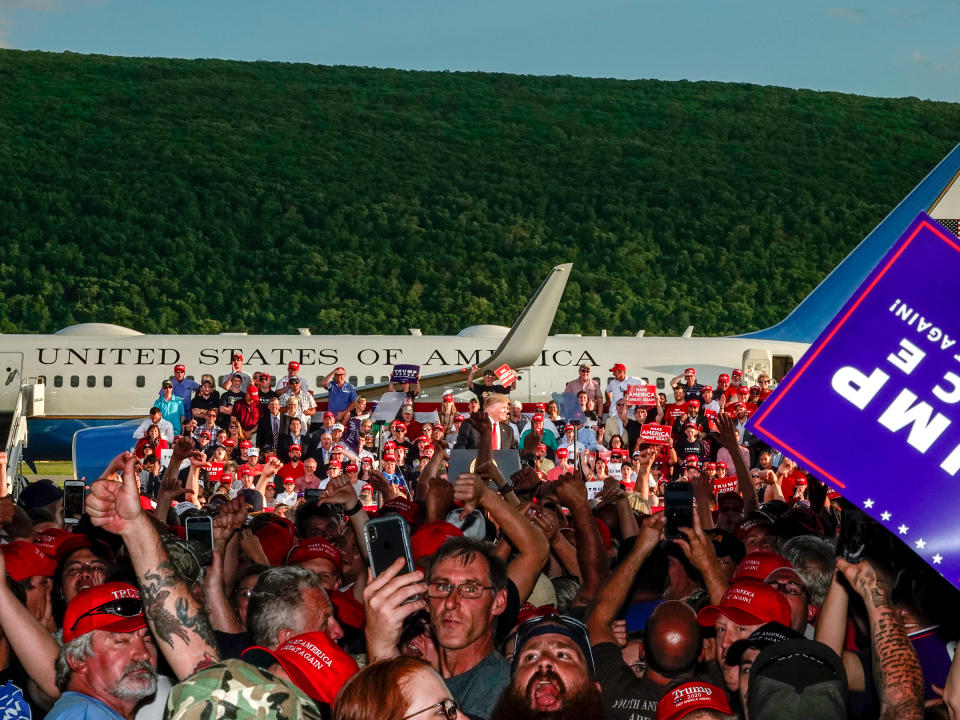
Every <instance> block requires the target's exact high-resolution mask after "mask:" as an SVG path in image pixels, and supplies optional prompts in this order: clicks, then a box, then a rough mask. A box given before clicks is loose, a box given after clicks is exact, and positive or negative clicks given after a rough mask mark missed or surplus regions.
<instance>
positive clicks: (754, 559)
mask: <svg viewBox="0 0 960 720" xmlns="http://www.w3.org/2000/svg"><path fill="white" fill-rule="evenodd" d="M780 568H790V569H791V570H793V572H794V574H796V572H797V571H796V570H794V568H793V565H791V564H790V561H789V560H787V559H786V558H785V557H783V556H782V555H778V554H777V553H774V552H769V551H767V550H757V551H756V552H752V553H750V554H749V555H747V556H746V557H745V558H743V560H741V561H740V566H739V567H738V568H737V574H736V575H734V578H735V579H738V578H753V579H754V580H759V581H760V582H763V581H765V580H766V579H767V578H768V577H770V573H772V572H773V571H774V570H779V569H780ZM797 577H798V578H799V577H800V576H799V575H797ZM800 582H801V583H802V582H803V581H802V580H801V581H800Z"/></svg>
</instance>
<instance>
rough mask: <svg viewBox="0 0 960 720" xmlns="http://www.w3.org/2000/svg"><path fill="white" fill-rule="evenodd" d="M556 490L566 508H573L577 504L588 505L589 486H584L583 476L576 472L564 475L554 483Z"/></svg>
mask: <svg viewBox="0 0 960 720" xmlns="http://www.w3.org/2000/svg"><path fill="white" fill-rule="evenodd" d="M553 487H554V490H556V492H557V498H558V499H559V500H560V504H561V505H563V506H564V507H566V508H573V507H574V506H576V505H577V503H586V502H588V501H587V486H586V485H584V484H583V476H582V475H581V474H580V472H579V471H577V470H575V471H574V472H571V473H564V474H563V475H561V476H560V477H559V478H557V480H556V481H555V482H554V483H553Z"/></svg>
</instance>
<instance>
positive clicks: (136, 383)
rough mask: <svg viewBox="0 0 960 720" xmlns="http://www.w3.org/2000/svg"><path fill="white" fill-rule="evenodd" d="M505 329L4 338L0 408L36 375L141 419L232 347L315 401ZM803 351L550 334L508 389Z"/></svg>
mask: <svg viewBox="0 0 960 720" xmlns="http://www.w3.org/2000/svg"><path fill="white" fill-rule="evenodd" d="M505 334H506V329H505V328H504V329H503V331H502V332H497V331H496V330H494V331H493V332H484V333H476V332H475V333H472V334H467V335H463V334H461V335H454V336H450V335H447V336H429V335H423V336H418V335H364V336H336V335H129V336H112V335H100V334H89V335H85V334H69V335H59V334H54V335H0V370H4V369H5V370H6V373H5V377H9V378H10V381H9V382H7V384H5V385H0V411H9V410H11V409H12V408H13V403H14V401H15V399H16V390H17V389H18V388H19V384H20V383H19V379H20V377H27V378H29V377H38V378H42V382H43V384H44V386H45V390H44V395H45V415H46V416H47V417H48V418H49V417H54V418H56V417H59V418H98V417H102V418H131V417H144V416H145V414H146V411H147V410H148V409H149V408H150V407H151V406H152V405H153V403H154V400H155V399H156V397H157V395H158V392H159V388H160V383H161V382H162V381H163V380H164V379H166V378H169V377H171V376H172V373H173V366H174V365H176V364H178V363H183V364H184V365H186V367H187V374H188V376H190V377H193V378H194V379H196V380H199V379H200V377H201V376H202V375H204V374H209V375H212V376H214V377H215V378H219V377H220V376H221V375H223V374H225V373H227V372H228V371H229V369H230V363H229V358H230V357H231V355H232V354H233V353H234V352H238V351H239V352H241V353H242V354H243V357H244V371H246V372H249V373H252V372H253V371H255V370H265V371H267V372H269V373H270V374H271V375H273V376H274V377H275V378H276V377H278V376H283V375H285V374H286V372H287V370H286V368H287V363H288V362H289V361H291V360H296V361H297V362H299V363H300V366H301V367H300V374H301V375H302V376H303V377H304V378H306V379H307V381H308V382H309V383H310V388H311V390H312V391H313V392H314V393H316V394H317V395H318V399H319V400H320V401H321V402H322V401H323V395H324V394H325V393H323V392H322V390H320V382H319V380H320V378H322V377H324V376H325V375H326V374H327V373H329V372H330V370H332V369H333V368H334V367H337V366H339V365H342V366H344V367H345V368H346V369H347V374H348V377H349V379H350V381H351V382H353V383H354V384H355V385H357V386H358V387H362V386H364V385H370V384H374V383H379V382H383V381H385V380H386V379H387V378H388V377H389V375H390V368H391V366H392V365H394V364H398V363H408V364H414V365H419V366H420V367H421V374H422V375H434V374H437V373H442V372H454V373H456V372H457V371H459V370H463V369H465V368H468V367H469V366H470V365H472V364H479V363H482V362H483V361H484V360H486V359H487V358H489V357H490V356H491V355H492V354H493V352H494V351H495V349H496V348H497V346H498V345H499V343H500V341H501V340H502V339H503V336H504V335H505ZM807 347H808V345H807V344H805V343H793V342H783V341H772V340H760V339H755V338H754V339H750V338H738V337H721V338H706V337H704V338H697V337H601V336H590V337H583V336H573V335H551V336H549V337H548V338H547V340H546V343H545V344H544V347H543V350H542V351H541V353H540V357H539V358H538V360H537V361H536V362H535V363H533V364H532V365H530V366H529V367H528V368H524V369H522V370H521V371H520V372H519V376H520V377H519V380H518V383H517V388H516V390H515V391H514V392H513V393H512V394H511V395H512V397H513V398H514V399H518V400H521V401H523V402H526V403H530V402H538V401H541V400H544V399H545V398H548V397H549V395H550V393H554V392H561V391H562V390H563V387H564V385H565V384H566V382H567V381H569V380H573V379H575V378H576V377H577V367H578V366H579V365H580V364H582V363H587V364H589V365H590V366H591V367H592V368H593V370H594V372H593V377H595V378H596V379H597V380H599V381H600V383H601V385H602V386H603V387H606V383H607V381H608V379H609V378H610V377H611V374H610V372H609V371H608V369H609V368H610V367H612V366H613V364H614V363H623V364H625V365H626V366H627V373H628V375H631V376H636V377H640V378H646V379H647V380H648V382H649V383H650V384H655V385H657V387H658V388H660V389H665V390H669V387H668V385H669V381H670V379H671V378H672V377H673V376H674V375H677V374H680V373H682V371H683V369H684V368H686V367H691V366H692V367H695V368H696V369H697V373H698V379H699V380H700V381H701V382H704V383H715V382H716V378H717V375H719V374H720V373H722V372H730V370H731V369H733V368H740V369H742V370H744V371H745V373H746V377H747V379H748V380H749V379H750V378H751V377H752V376H753V375H755V374H758V373H759V372H760V371H761V370H762V371H765V372H768V373H772V374H774V375H775V376H777V377H779V376H780V375H782V373H783V372H785V370H786V369H789V367H790V366H791V365H792V364H793V363H795V362H796V361H797V360H798V359H799V358H800V356H801V355H802V354H803V352H804V351H805V350H806V348H807ZM786 358H789V360H785V359H786ZM778 371H779V372H778ZM466 375H467V373H466V372H465V371H464V372H461V373H460V374H459V375H454V376H453V377H452V378H451V379H450V382H449V383H447V384H446V386H448V387H450V388H452V389H453V390H454V392H455V393H462V394H460V395H459V397H458V399H461V400H466V399H467V398H468V397H469V392H464V391H465V386H464V382H465V380H466ZM458 378H459V380H460V383H459V387H458V386H457V379H458ZM477 379H478V381H479V380H480V378H477ZM443 389H444V388H443V387H437V388H431V389H428V390H425V391H424V393H423V396H422V399H423V400H424V401H426V402H431V401H433V402H437V401H438V400H439V398H440V395H441V394H442V390H443Z"/></svg>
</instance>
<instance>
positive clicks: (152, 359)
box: [0, 144, 960, 460]
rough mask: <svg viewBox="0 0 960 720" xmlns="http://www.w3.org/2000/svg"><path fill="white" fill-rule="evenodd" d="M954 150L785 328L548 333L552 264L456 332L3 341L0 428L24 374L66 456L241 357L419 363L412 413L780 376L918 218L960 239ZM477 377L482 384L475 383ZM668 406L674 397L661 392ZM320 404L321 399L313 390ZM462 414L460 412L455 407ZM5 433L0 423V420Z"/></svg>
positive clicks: (382, 381) (253, 364)
mask: <svg viewBox="0 0 960 720" xmlns="http://www.w3.org/2000/svg"><path fill="white" fill-rule="evenodd" d="M958 176H960V144H958V145H957V146H956V147H955V148H954V149H953V150H951V151H950V153H948V154H947V155H946V157H944V158H943V160H941V161H940V163H939V164H938V165H937V166H936V167H935V168H934V169H933V170H932V171H931V172H930V173H929V174H928V175H927V177H926V178H924V179H923V180H922V181H921V182H920V184H919V185H917V187H916V188H914V189H913V190H912V191H911V192H910V193H909V194H908V195H907V196H906V197H905V198H904V199H903V200H902V201H901V202H900V204H899V205H897V207H896V208H895V209H894V210H893V211H891V213H890V214H889V215H887V217H886V218H884V220H883V221H882V222H881V223H880V224H879V225H877V227H876V228H874V230H872V231H871V232H870V234H868V235H867V237H866V238H864V240H863V241H862V242H861V243H860V244H859V245H858V246H857V247H856V248H855V249H854V250H853V251H852V252H851V253H850V254H849V255H848V256H847V257H846V258H845V259H844V260H843V261H842V262H841V263H840V264H839V265H838V266H837V267H836V268H835V269H834V270H833V271H832V272H831V273H830V274H829V275H828V276H827V277H826V278H825V279H824V280H823V281H822V282H821V283H820V284H819V285H818V286H817V287H816V288H815V289H814V290H813V291H812V292H811V293H810V294H809V295H808V296H807V297H806V298H805V299H804V300H803V301H802V302H801V303H800V304H799V305H798V306H797V307H796V308H795V309H794V310H793V311H792V312H791V313H790V314H789V315H788V316H787V317H786V318H785V319H784V320H783V321H781V322H780V323H778V324H776V325H774V326H772V327H770V328H766V329H764V330H758V331H755V332H748V333H745V334H742V335H735V336H728V337H693V328H692V327H689V328H687V330H686V331H685V332H684V333H683V334H682V335H681V336H680V337H648V336H645V334H644V331H643V330H641V331H640V332H638V333H637V334H636V335H635V336H628V337H610V336H607V335H606V332H605V331H604V332H603V333H602V334H601V335H600V336H589V337H586V336H583V335H580V334H555V335H549V331H550V327H551V325H552V323H553V318H554V315H555V313H556V309H557V306H558V305H559V302H560V298H561V296H562V294H563V290H564V288H565V286H566V282H567V279H568V278H569V275H570V272H571V269H572V265H571V264H569V263H567V264H562V265H557V266H556V267H554V268H552V270H551V271H550V273H549V274H548V275H547V278H546V279H545V280H544V281H543V283H542V284H541V285H540V287H539V289H538V290H537V291H536V293H535V294H534V295H533V296H532V297H531V299H530V300H529V302H528V303H527V305H526V307H525V308H524V309H523V311H522V312H521V313H520V315H519V317H518V318H517V320H516V321H515V322H514V324H513V327H511V328H506V327H503V326H499V325H478V326H472V327H468V328H465V329H463V330H461V331H460V332H459V333H458V334H457V335H447V336H426V335H421V334H420V332H419V331H418V330H415V329H412V330H411V331H410V335H363V336H342V335H311V334H310V333H309V330H307V329H301V331H300V334H299V335H248V334H246V333H221V334H219V335H145V334H142V333H139V332H137V331H135V330H132V329H129V328H124V327H120V326H117V325H110V324H104V323H84V324H80V325H74V326H71V327H68V328H64V329H62V330H60V331H58V332H56V333H53V334H50V335H27V334H16V335H0V370H2V373H3V374H2V375H0V423H2V421H3V413H5V414H6V416H7V418H6V420H7V423H9V417H10V414H11V411H12V410H13V408H14V404H15V402H16V400H17V397H18V395H19V392H20V386H21V381H22V380H24V379H27V380H30V381H32V382H35V383H36V384H37V386H42V390H43V406H44V407H43V413H42V416H39V415H38V416H35V417H31V418H30V419H29V421H28V427H29V444H28V449H27V451H26V452H25V457H26V458H28V459H31V460H32V459H48V458H50V459H60V458H67V457H69V456H70V443H71V439H72V437H73V434H74V433H75V432H76V431H77V430H79V429H81V428H86V427H96V426H99V425H114V424H118V423H121V422H124V421H128V420H130V419H134V418H144V417H145V416H146V413H147V411H148V409H149V408H150V407H151V406H152V405H153V401H154V399H155V398H156V397H157V394H158V392H159V388H160V383H161V382H162V381H163V380H164V379H166V378H168V377H170V376H171V374H172V371H173V366H174V365H175V364H177V363H183V364H185V365H186V367H187V374H188V376H189V377H193V378H194V379H197V380H198V381H199V379H200V378H201V377H202V375H204V374H209V375H211V376H213V377H214V378H217V377H219V376H220V375H222V374H225V373H226V372H227V370H228V369H229V360H230V357H231V356H232V355H233V353H235V352H241V353H242V354H243V357H244V367H245V369H246V370H248V371H250V372H252V371H254V370H265V371H267V372H270V374H271V375H273V376H274V377H276V376H282V375H285V374H286V366H287V362H288V361H290V360H296V361H298V362H300V364H301V369H300V374H301V375H302V376H303V377H305V378H306V379H307V381H308V382H309V383H310V387H311V389H314V390H316V389H317V388H319V387H320V379H321V378H322V377H324V376H325V375H326V374H327V373H328V372H329V371H330V370H331V369H333V368H334V367H337V366H341V365H342V366H343V367H345V368H346V369H347V372H348V376H349V377H348V380H349V382H351V383H353V384H354V385H355V386H357V388H358V391H359V392H360V393H361V394H364V395H366V396H368V397H378V396H379V394H380V393H382V392H383V391H385V390H386V389H387V383H388V380H389V374H390V369H391V367H392V366H393V365H394V364H398V363H408V364H414V365H419V366H420V368H421V380H420V383H421V390H422V392H421V395H420V396H419V397H418V398H417V409H418V410H421V409H431V408H436V406H437V405H436V403H438V402H439V400H440V398H441V396H442V395H443V394H444V392H445V391H447V390H451V391H453V392H454V394H455V396H456V397H457V400H458V402H459V403H464V402H465V401H466V400H467V399H469V397H471V396H472V393H470V392H469V391H468V390H466V388H465V387H464V385H465V380H466V376H467V375H466V369H467V368H468V367H470V366H471V365H474V364H475V365H478V366H479V368H480V372H481V373H482V371H483V370H484V369H487V368H490V369H493V368H496V367H498V366H499V365H501V364H508V365H509V366H510V367H511V368H513V369H515V370H517V371H518V381H517V386H516V389H515V390H513V392H512V393H511V399H514V400H520V401H522V402H523V403H525V406H526V407H527V409H529V407H530V404H531V403H535V402H540V401H547V400H549V399H550V395H551V393H553V392H558V391H561V390H562V389H563V387H564V385H565V384H566V382H567V381H569V380H572V379H575V378H576V376H577V372H576V370H577V367H578V366H579V365H581V364H588V365H590V366H591V368H593V369H594V370H595V374H594V377H595V378H596V379H598V380H599V381H600V384H601V387H602V388H605V387H606V383H607V381H608V379H609V378H610V375H609V372H608V368H611V367H612V366H613V364H615V363H623V364H625V365H626V367H627V372H628V375H630V376H632V377H639V378H641V379H643V380H644V381H645V382H647V383H649V384H653V385H656V387H657V388H658V389H660V390H666V391H668V393H669V383H670V380H671V378H673V377H674V376H676V375H680V374H682V373H683V370H684V368H686V367H694V368H696V370H697V374H698V380H699V381H700V382H704V383H713V382H715V378H716V377H717V376H718V375H719V374H720V373H729V372H730V371H731V370H732V369H733V368H740V369H741V370H742V371H743V372H744V377H745V380H746V381H747V382H751V381H752V380H753V379H754V378H756V377H757V376H758V375H759V374H761V373H767V374H770V375H772V376H773V377H774V378H775V379H782V378H783V376H784V375H786V373H787V372H788V371H789V370H790V368H791V367H793V365H794V364H795V363H796V362H797V361H798V360H799V359H800V357H801V356H802V355H803V353H804V352H805V351H806V349H807V348H808V347H809V345H810V343H811V342H813V340H814V339H815V338H816V337H817V335H818V334H819V333H820V331H821V330H823V328H824V327H826V325H827V323H828V322H829V321H830V319H831V318H832V317H833V315H834V314H835V313H836V312H837V310H839V309H840V307H842V305H843V303H844V302H845V301H846V300H847V298H848V297H849V296H850V295H851V294H852V292H853V291H854V289H855V288H856V287H857V286H858V285H859V284H860V282H861V281H862V280H863V279H864V278H865V277H866V276H867V274H868V273H869V272H870V270H871V269H872V268H873V267H874V266H875V265H876V263H877V262H878V261H879V259H880V257H881V256H882V255H883V253H885V252H886V251H887V249H888V248H889V247H890V246H891V245H892V244H893V243H894V242H895V241H896V239H897V238H898V237H899V236H900V234H901V233H902V232H903V230H905V229H906V227H907V226H908V225H909V224H910V222H911V221H912V220H913V218H914V217H915V216H916V215H917V213H919V212H926V213H927V214H928V215H930V216H931V217H933V218H934V219H936V220H939V221H940V222H941V223H942V224H944V225H945V226H947V227H948V229H950V230H951V231H952V232H954V233H956V232H957V219H958V218H960V183H958V182H957V179H958ZM477 381H478V382H480V381H481V378H480V377H479V375H478V377H477ZM668 397H669V394H668ZM317 399H318V402H319V403H322V402H323V393H321V394H318V395H317ZM460 406H461V407H465V406H464V405H462V404H461V405H460ZM0 429H2V424H0Z"/></svg>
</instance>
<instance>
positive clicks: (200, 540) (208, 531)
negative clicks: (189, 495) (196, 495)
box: [187, 515, 213, 565]
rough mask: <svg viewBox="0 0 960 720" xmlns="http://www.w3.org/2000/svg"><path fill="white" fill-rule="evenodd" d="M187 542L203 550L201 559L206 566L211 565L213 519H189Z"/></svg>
mask: <svg viewBox="0 0 960 720" xmlns="http://www.w3.org/2000/svg"><path fill="white" fill-rule="evenodd" d="M187 540H190V541H192V542H195V543H197V545H199V546H200V549H201V550H202V553H201V556H200V559H201V561H202V562H203V564H204V565H209V564H210V561H211V560H212V559H213V518H212V517H210V516H209V515H191V516H190V517H188V518H187Z"/></svg>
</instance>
